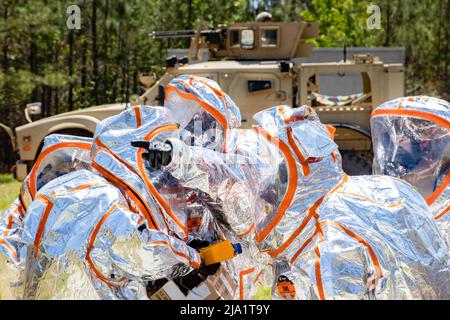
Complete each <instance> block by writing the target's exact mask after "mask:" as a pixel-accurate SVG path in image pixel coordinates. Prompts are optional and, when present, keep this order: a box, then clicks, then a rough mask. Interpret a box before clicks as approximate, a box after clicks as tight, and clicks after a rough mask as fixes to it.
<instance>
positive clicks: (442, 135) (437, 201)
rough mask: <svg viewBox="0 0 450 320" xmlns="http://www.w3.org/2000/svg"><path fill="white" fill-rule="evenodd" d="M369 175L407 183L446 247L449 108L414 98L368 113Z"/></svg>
mask: <svg viewBox="0 0 450 320" xmlns="http://www.w3.org/2000/svg"><path fill="white" fill-rule="evenodd" d="M371 122H372V136H373V145H374V166H373V168H374V173H376V174H387V175H390V176H394V177H399V178H401V179H403V180H405V181H407V182H409V183H411V184H412V185H413V186H414V187H415V188H417V190H418V191H419V192H420V194H421V195H422V196H423V197H424V198H425V199H426V201H427V203H428V205H429V206H430V209H431V211H432V212H433V214H434V218H435V220H436V222H437V224H438V226H439V228H440V229H441V231H442V233H443V235H444V237H445V238H446V240H447V244H450V215H449V212H450V104H449V103H448V102H447V101H444V100H441V99H436V98H431V97H425V96H418V97H405V98H399V99H396V100H392V101H389V102H386V103H384V104H382V105H380V106H379V107H377V109H376V110H375V111H374V112H373V114H372V119H371Z"/></svg>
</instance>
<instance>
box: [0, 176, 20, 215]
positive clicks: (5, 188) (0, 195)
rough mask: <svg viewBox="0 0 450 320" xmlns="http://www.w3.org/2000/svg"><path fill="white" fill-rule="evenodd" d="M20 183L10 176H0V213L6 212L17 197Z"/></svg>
mask: <svg viewBox="0 0 450 320" xmlns="http://www.w3.org/2000/svg"><path fill="white" fill-rule="evenodd" d="M20 185H21V183H20V182H19V181H17V180H16V179H14V177H13V176H12V174H0V211H4V210H6V209H7V208H8V207H9V205H10V204H11V203H12V202H13V201H14V200H16V198H17V197H18V196H19V190H20Z"/></svg>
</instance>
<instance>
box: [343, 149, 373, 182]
mask: <svg viewBox="0 0 450 320" xmlns="http://www.w3.org/2000/svg"><path fill="white" fill-rule="evenodd" d="M341 156H342V168H343V169H344V172H345V173H347V174H348V175H350V176H363V175H371V174H372V164H371V163H370V162H369V161H368V159H366V158H364V157H363V155H362V154H361V153H358V152H356V151H350V150H341Z"/></svg>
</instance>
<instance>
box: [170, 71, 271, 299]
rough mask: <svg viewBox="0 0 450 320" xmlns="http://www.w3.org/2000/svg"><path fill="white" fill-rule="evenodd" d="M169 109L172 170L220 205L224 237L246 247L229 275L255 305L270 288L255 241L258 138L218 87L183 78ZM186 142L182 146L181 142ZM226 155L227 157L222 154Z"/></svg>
mask: <svg viewBox="0 0 450 320" xmlns="http://www.w3.org/2000/svg"><path fill="white" fill-rule="evenodd" d="M164 105H165V107H167V108H168V109H170V110H171V111H172V113H173V115H174V117H175V118H176V120H177V122H178V123H180V137H179V139H169V141H170V143H171V144H172V146H173V149H174V153H173V159H172V162H171V164H169V166H167V170H168V171H169V172H170V173H171V174H172V175H173V176H174V177H176V178H177V180H178V181H180V183H181V184H183V185H184V186H185V187H190V188H193V189H200V191H201V192H200V198H201V195H202V194H203V192H204V193H206V194H208V195H209V196H210V197H211V200H212V201H213V202H214V203H215V208H216V209H219V210H214V208H210V209H212V210H211V211H212V214H213V215H214V216H215V218H216V219H217V220H218V221H221V222H222V223H221V227H222V230H223V232H224V234H225V237H226V238H228V239H231V240H234V241H235V242H239V243H241V244H242V246H243V254H241V255H238V256H236V257H235V258H233V259H232V260H231V261H229V262H228V263H227V264H226V266H227V270H228V271H229V272H230V273H231V274H233V276H234V279H235V280H236V282H238V288H239V289H238V291H237V293H236V295H235V298H236V299H252V298H254V297H255V294H256V292H257V288H258V286H261V285H262V286H264V285H266V284H267V283H271V280H269V281H266V279H270V276H271V268H270V266H269V265H268V259H267V256H266V255H264V254H261V253H259V251H258V250H257V248H256V245H255V241H254V219H253V216H254V214H253V212H254V210H255V202H256V199H255V197H256V191H257V189H258V185H259V183H260V180H261V179H260V178H261V170H259V168H262V164H259V161H260V160H259V158H258V151H259V146H258V143H257V142H258V141H257V140H256V139H255V138H257V136H256V135H255V134H254V133H253V132H252V131H251V130H241V129H237V128H238V127H239V126H240V119H241V115H240V111H239V108H238V107H237V106H236V104H235V103H234V102H233V101H232V100H231V98H230V97H229V96H228V95H227V94H225V93H224V92H223V91H222V89H221V88H220V87H219V86H218V84H217V83H216V82H214V81H212V80H210V79H206V78H202V77H198V76H191V75H184V76H180V77H178V78H176V79H174V80H173V81H171V82H170V83H169V85H168V86H167V88H166V97H165V103H164ZM180 140H181V141H180ZM222 152H224V153H222Z"/></svg>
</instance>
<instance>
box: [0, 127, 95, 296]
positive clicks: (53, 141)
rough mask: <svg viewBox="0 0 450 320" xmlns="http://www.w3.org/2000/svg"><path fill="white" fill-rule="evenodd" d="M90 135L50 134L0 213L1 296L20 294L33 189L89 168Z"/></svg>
mask: <svg viewBox="0 0 450 320" xmlns="http://www.w3.org/2000/svg"><path fill="white" fill-rule="evenodd" d="M91 142H92V139H89V138H81V137H73V136H65V135H51V136H48V137H46V138H45V140H44V145H43V148H42V151H41V154H40V155H39V157H38V159H37V161H36V163H35V165H34V166H33V168H32V170H31V172H30V173H29V174H28V176H27V177H26V179H25V180H24V181H23V183H22V186H21V189H20V195H19V197H18V198H17V200H16V201H14V202H13V203H12V204H11V206H10V207H9V208H8V209H7V210H6V211H5V212H3V213H2V214H1V215H0V280H1V281H0V298H2V299H17V298H22V296H23V282H24V279H23V271H24V269H25V259H26V255H27V250H26V246H24V243H23V241H22V234H23V232H22V231H23V226H24V218H25V215H26V211H27V208H28V207H29V205H30V203H31V202H32V201H33V200H34V199H35V197H36V193H37V192H38V191H39V189H41V188H42V187H43V186H44V185H45V184H46V183H48V182H50V181H51V180H53V179H55V178H57V177H59V176H62V175H64V174H66V173H69V172H72V171H76V170H81V169H88V168H90V156H89V153H90V149H91Z"/></svg>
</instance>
